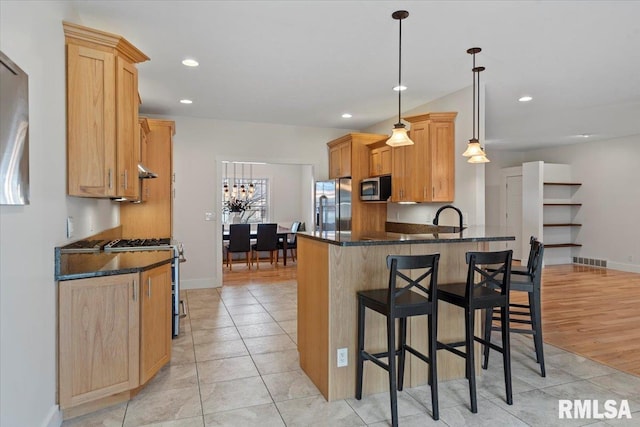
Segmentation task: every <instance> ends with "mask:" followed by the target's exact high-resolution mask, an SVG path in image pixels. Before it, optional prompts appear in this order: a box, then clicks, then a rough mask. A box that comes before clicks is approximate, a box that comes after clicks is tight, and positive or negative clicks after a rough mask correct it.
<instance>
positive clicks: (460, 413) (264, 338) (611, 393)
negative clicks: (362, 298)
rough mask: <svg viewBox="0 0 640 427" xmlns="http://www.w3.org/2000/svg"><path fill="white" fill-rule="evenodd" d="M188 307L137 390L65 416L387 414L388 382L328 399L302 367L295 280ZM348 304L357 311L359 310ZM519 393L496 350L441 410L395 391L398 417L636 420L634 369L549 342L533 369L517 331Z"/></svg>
mask: <svg viewBox="0 0 640 427" xmlns="http://www.w3.org/2000/svg"><path fill="white" fill-rule="evenodd" d="M184 296H185V302H186V303H187V307H188V312H189V316H188V317H187V318H186V319H184V321H183V323H182V328H181V329H182V333H181V335H180V337H179V338H177V339H175V340H173V355H172V360H171V363H169V364H168V365H167V366H165V367H164V368H162V370H161V371H160V372H159V373H158V374H157V375H156V377H155V378H154V379H153V380H151V381H150V383H149V384H148V385H147V387H145V388H144V389H143V390H142V391H141V392H140V393H139V394H138V395H137V396H136V397H135V398H134V399H132V400H131V401H130V402H128V403H123V404H120V405H116V406H114V407H111V408H107V409H104V410H102V411H99V412H96V413H93V414H90V415H86V416H83V417H79V418H76V419H73V420H68V421H65V422H64V423H63V426H64V427H71V426H119V427H122V426H125V427H133V426H156V427H160V426H161V427H204V426H207V427H209V426H234V427H237V426H260V427H269V426H312V425H317V426H362V425H368V426H376V427H379V426H387V425H390V410H389V397H388V393H380V394H375V395H371V396H366V397H364V398H363V399H362V400H361V401H357V400H355V399H347V400H341V401H336V402H331V403H328V402H326V401H325V400H324V398H323V397H322V396H321V395H320V393H319V391H318V389H317V388H316V387H315V386H314V385H313V383H312V382H311V381H310V380H309V379H308V378H307V376H306V375H305V374H304V372H303V371H302V370H300V367H299V362H298V352H297V350H296V340H297V333H296V320H295V319H296V304H297V302H296V284H295V281H291V282H284V283H278V284H270V285H247V286H233V287H224V288H218V289H202V290H188V291H185V295H184ZM354 315H355V314H354ZM512 353H513V356H512V369H513V388H514V396H513V400H514V404H513V405H511V406H510V405H507V404H506V403H505V401H504V382H503V381H504V379H503V378H504V377H503V375H502V363H501V360H500V355H499V354H497V353H495V352H492V355H491V362H490V367H489V372H488V373H486V372H485V373H484V375H482V376H480V377H479V378H478V413H477V414H472V413H471V412H470V411H469V409H468V408H469V403H468V388H467V382H466V380H454V381H447V382H440V384H439V400H440V420H439V421H433V420H432V418H431V396H430V390H429V387H428V386H422V387H415V388H409V389H406V390H405V391H403V392H400V393H399V394H398V398H399V403H398V407H399V415H400V425H401V426H431V425H440V426H465V425H469V426H527V425H528V426H545V427H546V426H564V425H566V426H583V425H593V426H594V427H597V426H608V425H624V426H640V378H638V377H635V376H632V375H628V374H625V373H622V372H620V371H617V370H615V369H612V368H609V367H607V366H604V365H600V364H598V363H595V362H592V361H590V360H587V359H584V358H582V357H580V356H576V355H574V354H571V353H568V352H566V351H564V350H561V349H558V348H556V347H553V346H550V345H545V356H546V361H547V377H546V378H542V377H540V375H539V373H538V372H539V371H538V367H537V364H536V363H535V361H534V359H533V347H532V345H531V340H530V339H529V338H526V337H523V336H521V335H517V334H514V335H512ZM558 399H571V400H573V399H598V401H599V402H604V401H605V400H607V399H613V400H616V401H617V402H620V401H621V400H622V399H627V400H628V402H629V406H630V408H631V411H632V419H621V420H606V419H605V420H596V419H594V420H585V419H580V420H559V419H558Z"/></svg>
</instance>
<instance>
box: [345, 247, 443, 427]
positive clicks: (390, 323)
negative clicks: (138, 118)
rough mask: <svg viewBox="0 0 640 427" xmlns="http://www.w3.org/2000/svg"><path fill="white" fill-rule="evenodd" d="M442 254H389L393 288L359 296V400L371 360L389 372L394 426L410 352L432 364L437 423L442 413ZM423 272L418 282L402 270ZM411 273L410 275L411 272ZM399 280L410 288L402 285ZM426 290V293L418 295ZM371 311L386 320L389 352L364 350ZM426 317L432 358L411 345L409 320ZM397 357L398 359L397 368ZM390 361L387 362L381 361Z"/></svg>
mask: <svg viewBox="0 0 640 427" xmlns="http://www.w3.org/2000/svg"><path fill="white" fill-rule="evenodd" d="M439 259H440V254H433V255H389V256H387V268H388V269H389V286H388V287H387V288H384V289H373V290H367V291H359V292H358V293H357V296H358V352H357V356H358V360H357V365H356V399H358V400H360V399H361V398H362V376H363V371H364V362H365V360H370V361H372V362H373V363H375V364H376V365H378V366H379V367H381V368H383V369H385V370H386V371H387V372H388V373H389V394H390V400H391V425H392V426H393V427H396V426H397V425H398V398H397V391H396V389H397V390H402V388H403V382H404V367H405V356H406V352H409V353H411V354H413V355H414V356H416V357H417V358H419V359H420V360H422V361H424V362H426V363H428V364H429V380H430V385H431V405H432V406H431V407H432V417H433V419H434V420H437V419H438V418H439V413H438V377H437V366H436V342H437V341H436V333H437V330H438V324H437V322H438V320H437V319H438V296H437V293H438V284H437V282H438V261H439ZM401 270H402V271H405V272H408V271H409V270H419V271H417V272H416V276H418V277H417V279H412V278H410V277H409V276H408V275H406V274H405V273H403V272H402V271H401ZM409 273H410V272H409ZM398 279H400V280H401V281H402V282H400V283H403V282H404V283H406V286H404V287H400V286H398ZM417 290H419V291H422V292H424V294H421V293H418V292H415V291H417ZM367 308H369V309H371V310H373V311H375V312H377V313H379V314H382V315H383V316H385V317H386V323H387V349H386V351H384V352H380V353H369V352H368V351H366V350H365V349H364V334H365V312H366V309H367ZM422 315H426V316H427V318H428V327H427V331H426V334H427V340H428V348H429V355H425V354H422V353H420V352H419V351H418V350H416V349H414V348H413V347H411V346H410V345H408V344H407V318H408V317H411V316H422ZM396 319H400V325H399V326H400V328H399V335H400V337H399V338H400V345H399V347H398V348H396V336H395V333H396ZM396 357H397V358H398V362H397V369H396ZM381 358H386V359H387V363H384V362H383V361H381V360H380V359H381Z"/></svg>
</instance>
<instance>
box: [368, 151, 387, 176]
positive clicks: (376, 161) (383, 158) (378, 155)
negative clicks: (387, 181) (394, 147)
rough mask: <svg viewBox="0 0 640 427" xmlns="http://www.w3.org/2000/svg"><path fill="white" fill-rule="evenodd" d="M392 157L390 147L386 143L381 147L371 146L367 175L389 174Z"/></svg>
mask: <svg viewBox="0 0 640 427" xmlns="http://www.w3.org/2000/svg"><path fill="white" fill-rule="evenodd" d="M392 158H393V157H392V151H391V147H390V146H389V145H387V144H386V143H385V144H384V145H383V146H382V147H377V148H372V149H371V155H370V157H369V175H371V176H379V175H389V174H391V163H392Z"/></svg>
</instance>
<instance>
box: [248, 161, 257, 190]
mask: <svg viewBox="0 0 640 427" xmlns="http://www.w3.org/2000/svg"><path fill="white" fill-rule="evenodd" d="M255 192H256V186H255V185H253V164H251V163H250V164H249V197H253V194H254V193H255Z"/></svg>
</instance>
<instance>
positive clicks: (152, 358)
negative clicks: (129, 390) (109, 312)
mask: <svg viewBox="0 0 640 427" xmlns="http://www.w3.org/2000/svg"><path fill="white" fill-rule="evenodd" d="M140 277H141V280H140V384H144V383H146V382H147V381H149V379H151V378H152V377H153V376H154V375H155V374H156V372H158V371H159V370H160V368H162V367H163V366H164V364H165V363H167V362H169V359H171V319H172V317H173V316H172V310H171V267H170V266H169V265H164V266H161V267H156V268H154V269H152V270H149V271H144V272H142V273H141V275H140Z"/></svg>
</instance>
